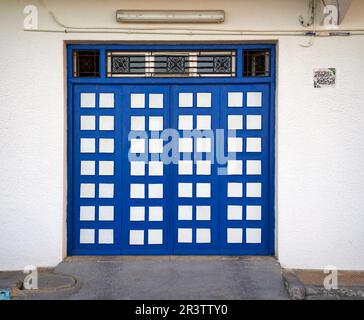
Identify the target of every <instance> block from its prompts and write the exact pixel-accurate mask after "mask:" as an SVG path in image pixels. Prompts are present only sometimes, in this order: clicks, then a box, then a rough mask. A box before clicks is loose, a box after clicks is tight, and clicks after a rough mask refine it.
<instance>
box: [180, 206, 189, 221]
mask: <svg viewBox="0 0 364 320" xmlns="http://www.w3.org/2000/svg"><path fill="white" fill-rule="evenodd" d="M178 220H192V206H178Z"/></svg>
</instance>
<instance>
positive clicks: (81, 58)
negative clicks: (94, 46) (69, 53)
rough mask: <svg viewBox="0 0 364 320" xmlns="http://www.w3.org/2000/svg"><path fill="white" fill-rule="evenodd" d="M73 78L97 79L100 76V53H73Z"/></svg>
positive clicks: (84, 51)
mask: <svg viewBox="0 0 364 320" xmlns="http://www.w3.org/2000/svg"><path fill="white" fill-rule="evenodd" d="M73 76H74V77H79V78H96V77H99V76H100V51H99V50H75V51H73Z"/></svg>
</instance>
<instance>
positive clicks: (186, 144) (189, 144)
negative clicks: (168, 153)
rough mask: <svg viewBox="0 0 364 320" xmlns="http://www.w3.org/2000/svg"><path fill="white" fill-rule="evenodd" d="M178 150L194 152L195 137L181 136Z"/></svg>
mask: <svg viewBox="0 0 364 320" xmlns="http://www.w3.org/2000/svg"><path fill="white" fill-rule="evenodd" d="M178 151H179V152H192V151H193V139H192V138H179V139H178Z"/></svg>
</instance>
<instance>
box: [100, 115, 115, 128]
mask: <svg viewBox="0 0 364 320" xmlns="http://www.w3.org/2000/svg"><path fill="white" fill-rule="evenodd" d="M99 130H101V131H112V130H114V116H100V127H99Z"/></svg>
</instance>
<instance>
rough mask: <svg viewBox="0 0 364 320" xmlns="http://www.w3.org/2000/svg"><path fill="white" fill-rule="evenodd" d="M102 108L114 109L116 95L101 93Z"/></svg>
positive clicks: (100, 104) (100, 103)
mask: <svg viewBox="0 0 364 320" xmlns="http://www.w3.org/2000/svg"><path fill="white" fill-rule="evenodd" d="M99 106H100V108H114V94H113V93H100V102H99Z"/></svg>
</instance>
